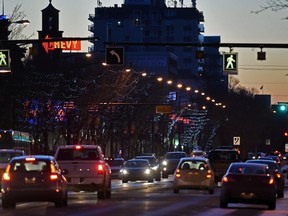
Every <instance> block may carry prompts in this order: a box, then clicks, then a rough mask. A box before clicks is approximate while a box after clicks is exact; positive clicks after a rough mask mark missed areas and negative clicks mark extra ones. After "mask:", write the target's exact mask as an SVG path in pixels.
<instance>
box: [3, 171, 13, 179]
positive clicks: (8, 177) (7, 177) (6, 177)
mask: <svg viewBox="0 0 288 216" xmlns="http://www.w3.org/2000/svg"><path fill="white" fill-rule="evenodd" d="M10 179H11V178H10V175H9V173H7V172H5V173H4V174H3V176H2V180H3V181H10Z"/></svg>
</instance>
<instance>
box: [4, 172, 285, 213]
mask: <svg viewBox="0 0 288 216" xmlns="http://www.w3.org/2000/svg"><path fill="white" fill-rule="evenodd" d="M171 180H172V179H171V176H170V177H169V179H168V180H167V179H164V180H163V181H161V182H154V183H146V182H131V183H128V184H122V183H121V181H120V180H113V183H112V184H113V190H112V198H111V199H108V200H97V196H96V194H95V193H74V192H73V193H69V201H68V207H67V208H55V207H54V204H53V203H46V202H44V203H40V202H34V203H18V204H17V206H16V209H9V210H3V209H2V208H0V214H1V215H2V216H4V215H5V216H6V215H7V216H13V215H31V216H32V215H35V216H36V215H37V216H38V215H43V216H44V215H53V216H58V215H72V216H74V215H85V216H88V215H91V216H92V215H105V216H106V215H117V216H122V215H123V216H124V215H129V216H133V215H137V216H146V215H147V216H148V215H149V216H154V215H157V216H158V215H179V216H185V215H187V216H188V215H199V216H207V215H233V216H237V215H250V216H254V215H255V216H256V215H257V216H266V215H267V216H268V215H269V216H271V215H277V216H281V215H283V216H284V215H288V207H287V201H288V191H287V189H286V190H285V196H284V198H283V199H277V206H276V209H275V210H274V211H271V210H268V209H267V206H265V205H249V204H229V205H228V208H227V209H221V208H219V193H220V189H219V188H218V187H217V188H216V190H215V194H213V195H209V194H208V192H207V191H196V190H183V191H180V193H179V194H174V193H173V190H172V188H171V186H172V184H171ZM286 186H287V185H286Z"/></svg>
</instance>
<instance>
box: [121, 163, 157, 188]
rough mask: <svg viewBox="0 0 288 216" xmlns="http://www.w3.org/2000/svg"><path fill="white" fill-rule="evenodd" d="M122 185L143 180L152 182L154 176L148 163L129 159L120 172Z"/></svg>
mask: <svg viewBox="0 0 288 216" xmlns="http://www.w3.org/2000/svg"><path fill="white" fill-rule="evenodd" d="M120 176H121V179H122V183H127V182H128V181H139V180H145V181H148V182H153V180H154V176H153V171H152V168H151V167H150V164H149V161H148V160H146V159H130V160H127V161H126V162H125V163H124V166H123V168H122V169H121V171H120Z"/></svg>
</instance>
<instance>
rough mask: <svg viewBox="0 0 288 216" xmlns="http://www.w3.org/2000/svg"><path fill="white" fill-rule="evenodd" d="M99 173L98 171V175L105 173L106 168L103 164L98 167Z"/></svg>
mask: <svg viewBox="0 0 288 216" xmlns="http://www.w3.org/2000/svg"><path fill="white" fill-rule="evenodd" d="M97 171H98V174H103V173H104V167H103V165H102V164H98V165H97Z"/></svg>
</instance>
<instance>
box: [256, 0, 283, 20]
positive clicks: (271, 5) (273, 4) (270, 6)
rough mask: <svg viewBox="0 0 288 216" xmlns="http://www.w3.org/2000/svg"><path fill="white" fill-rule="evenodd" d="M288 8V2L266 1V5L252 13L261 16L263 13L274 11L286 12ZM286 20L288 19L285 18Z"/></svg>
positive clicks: (281, 0) (278, 0)
mask: <svg viewBox="0 0 288 216" xmlns="http://www.w3.org/2000/svg"><path fill="white" fill-rule="evenodd" d="M287 8H288V0H268V1H266V4H265V5H261V6H260V9H259V10H255V11H252V13H255V14H259V13H261V12H263V11H268V10H270V11H273V12H278V11H281V10H285V9H287ZM284 19H288V16H287V17H284Z"/></svg>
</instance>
